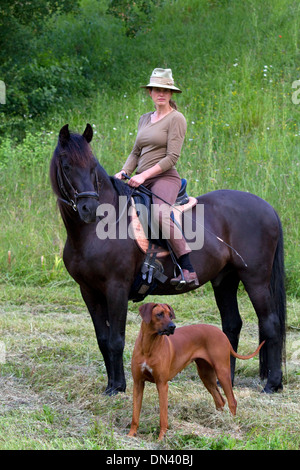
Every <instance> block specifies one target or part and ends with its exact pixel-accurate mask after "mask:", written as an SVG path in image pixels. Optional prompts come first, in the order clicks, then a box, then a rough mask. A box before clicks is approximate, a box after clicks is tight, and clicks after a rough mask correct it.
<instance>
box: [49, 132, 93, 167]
mask: <svg viewBox="0 0 300 470" xmlns="http://www.w3.org/2000/svg"><path fill="white" fill-rule="evenodd" d="M62 153H65V154H67V155H68V157H69V163H70V165H74V166H79V167H81V168H86V167H87V166H88V165H89V164H90V162H91V159H93V158H94V156H93V153H92V150H91V147H90V145H89V144H88V143H87V141H86V139H85V138H84V137H83V136H82V135H80V134H75V133H71V134H70V139H69V140H68V141H67V142H65V143H64V145H62V144H61V142H60V141H59V140H58V143H57V146H56V149H55V152H54V156H55V154H57V155H61V154H62Z"/></svg>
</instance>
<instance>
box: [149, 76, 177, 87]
mask: <svg viewBox="0 0 300 470" xmlns="http://www.w3.org/2000/svg"><path fill="white" fill-rule="evenodd" d="M152 84H153V86H156V85H166V86H174V81H173V80H170V79H168V78H165V77H154V76H152V77H151V78H150V85H152Z"/></svg>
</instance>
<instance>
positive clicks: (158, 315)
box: [156, 312, 164, 318]
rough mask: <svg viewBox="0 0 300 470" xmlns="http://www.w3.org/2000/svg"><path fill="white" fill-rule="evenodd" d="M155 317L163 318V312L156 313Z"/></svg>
mask: <svg viewBox="0 0 300 470" xmlns="http://www.w3.org/2000/svg"><path fill="white" fill-rule="evenodd" d="M156 316H157V318H163V316H164V313H163V312H160V313H157V314H156Z"/></svg>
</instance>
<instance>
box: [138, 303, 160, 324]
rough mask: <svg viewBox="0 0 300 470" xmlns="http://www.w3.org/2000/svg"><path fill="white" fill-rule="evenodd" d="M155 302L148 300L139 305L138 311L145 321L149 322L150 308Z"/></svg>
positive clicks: (152, 307)
mask: <svg viewBox="0 0 300 470" xmlns="http://www.w3.org/2000/svg"><path fill="white" fill-rule="evenodd" d="M156 305H157V304H155V303H154V302H149V303H147V304H143V305H141V306H140V307H139V312H140V315H141V317H142V319H143V320H144V322H145V323H150V322H151V317H152V310H153V309H154V307H155V306H156Z"/></svg>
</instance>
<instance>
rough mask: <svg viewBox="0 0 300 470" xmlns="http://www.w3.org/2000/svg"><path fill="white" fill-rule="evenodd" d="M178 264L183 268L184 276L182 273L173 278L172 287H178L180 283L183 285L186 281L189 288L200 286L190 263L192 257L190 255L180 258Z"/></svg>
mask: <svg viewBox="0 0 300 470" xmlns="http://www.w3.org/2000/svg"><path fill="white" fill-rule="evenodd" d="M178 264H179V266H181V269H182V274H181V273H180V274H179V276H177V277H174V278H172V279H171V280H170V284H171V285H172V286H177V285H178V284H179V283H182V281H185V283H186V284H188V285H189V286H191V285H195V286H199V280H198V276H197V274H196V273H195V271H194V268H193V266H192V264H191V262H190V257H189V254H188V253H186V254H185V255H182V256H180V257H179V258H178ZM182 276H183V278H182Z"/></svg>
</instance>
